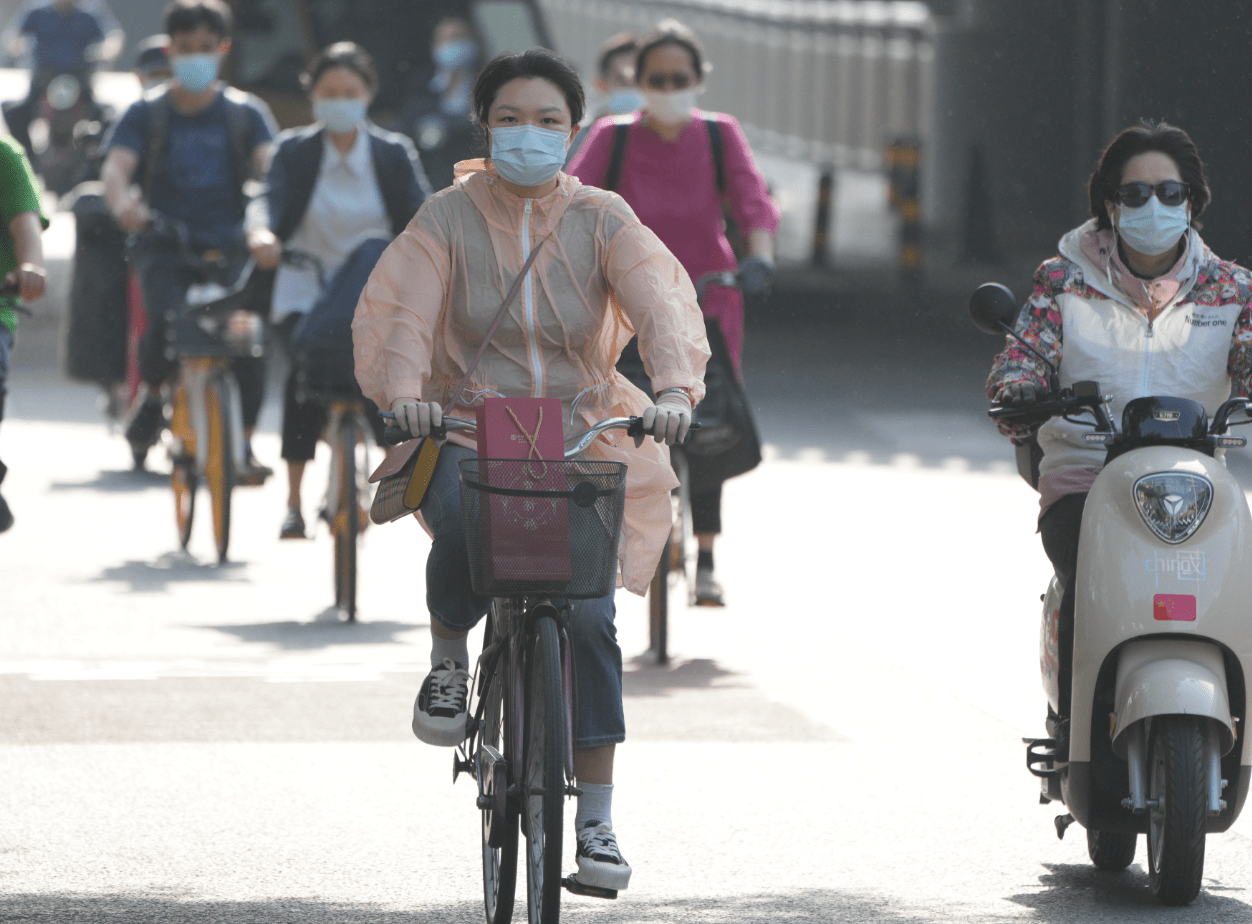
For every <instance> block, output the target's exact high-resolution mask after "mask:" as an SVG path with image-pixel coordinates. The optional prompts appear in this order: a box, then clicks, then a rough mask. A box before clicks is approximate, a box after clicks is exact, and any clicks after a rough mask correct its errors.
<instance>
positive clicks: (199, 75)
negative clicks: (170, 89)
mask: <svg viewBox="0 0 1252 924" xmlns="http://www.w3.org/2000/svg"><path fill="white" fill-rule="evenodd" d="M218 62H219V59H218V56H217V55H215V54H207V55H170V70H172V71H173V72H174V80H175V81H176V82H177V83H178V84H179V85H180V86H182V88H183V89H184V90H187V91H188V92H191V93H203V92H204V91H205V90H207V89H208V88H209V87H211V86H213V81H215V80H217V68H218Z"/></svg>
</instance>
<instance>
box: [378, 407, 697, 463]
mask: <svg viewBox="0 0 1252 924" xmlns="http://www.w3.org/2000/svg"><path fill="white" fill-rule="evenodd" d="M378 414H379V416H380V417H382V418H383V419H384V420H395V419H396V415H395V414H392V413H391V412H390V411H379V412H378ZM691 429H692V430H699V429H700V424H699V423H696V422H694V421H693V422H692V424H691ZM609 430H625V431H626V435H627V436H631V437H634V436H648V435H650V434H649V433H648V432H647V431H645V430H644V429H643V418H642V417H610V418H609V419H608V420H602V421H600V422H599V423H598V424H596V425H595V426H594V427H592V428H591V429H589V430H584V431H583V432H582V433H578V434H576V435H574V436H571V437H570V438H569V439H567V440H566V441H565V444H566V446H567V447H568V446H569V444H570V443H573V444H574V446H573V448H572V449H571V448H567V449H566V450H565V458H566V459H575V458H577V457H578V456H580V455H582V454H583V453H584V452H586V451H587V449H588V447H590V446H591V444H592V443H594V442H595V441H596V440H597V439H598V438H599V437H600V435H601V434H602V433H606V432H608V431H609ZM449 431H463V432H466V433H476V432H477V431H478V425H477V424H476V423H475V422H474V421H472V420H463V419H462V418H460V417H445V418H444V419H443V426H441V427H437V428H436V429H435V430H433V431H432V432H431V436H433V437H434V438H435V439H444V438H445V437H446V436H447V435H448V432H449ZM414 438H415V437H414V436H413V434H411V433H409V431H408V430H405V429H404V428H402V427H397V426H389V427H387V428H386V430H384V431H383V439H384V440H385V441H386V442H387V444H388V445H390V446H395V445H397V444H399V443H403V442H406V441H407V440H411V439H414Z"/></svg>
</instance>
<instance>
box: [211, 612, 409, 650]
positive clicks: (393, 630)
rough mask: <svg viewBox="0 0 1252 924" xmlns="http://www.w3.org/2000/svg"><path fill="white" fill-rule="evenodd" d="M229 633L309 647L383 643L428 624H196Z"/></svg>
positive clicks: (296, 647)
mask: <svg viewBox="0 0 1252 924" xmlns="http://www.w3.org/2000/svg"><path fill="white" fill-rule="evenodd" d="M198 628H201V629H212V630H214V631H215V632H225V633H226V634H227V635H233V636H234V637H235V638H237V639H238V640H239V641H241V642H260V643H261V644H265V645H273V646H274V647H275V648H282V649H285V650H287V651H311V650H313V649H317V648H329V647H330V646H331V645H386V644H390V643H392V642H397V641H399V636H400V635H402V634H403V633H405V632H411V631H413V630H414V629H426V628H429V624H428V623H424V622H420V623H419V622H390V621H386V620H384V621H381V622H346V621H344V622H339V621H335V622H331V621H328V620H325V619H319V620H318V621H316V622H296V621H294V620H292V621H287V622H261V623H246V624H242V625H237V626H220V625H216V626H199V627H198Z"/></svg>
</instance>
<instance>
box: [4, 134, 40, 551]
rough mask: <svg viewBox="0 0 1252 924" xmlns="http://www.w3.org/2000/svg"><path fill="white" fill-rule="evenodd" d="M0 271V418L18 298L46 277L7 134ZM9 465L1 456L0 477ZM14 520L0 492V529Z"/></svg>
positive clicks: (17, 149)
mask: <svg viewBox="0 0 1252 924" xmlns="http://www.w3.org/2000/svg"><path fill="white" fill-rule="evenodd" d="M0 217H3V221H4V223H3V227H0V275H2V276H3V279H4V287H5V290H6V292H7V291H8V290H10V289H15V290H16V292H17V297H16V298H15V297H14V296H13V295H9V294H4V295H0V420H3V419H4V396H5V394H6V393H7V391H8V389H7V388H6V384H7V382H8V379H9V356H10V354H11V353H12V351H13V335H14V333H15V332H16V331H17V300H18V299H21V300H22V301H24V302H33V301H36V300H38V299H40V298H42V297H43V292H44V288H45V286H46V284H47V277H46V276H45V274H44V268H43V243H42V241H41V240H40V238H39V235H40V233H41V232H42V231H43V229H44V228H46V227H48V218H47V216H45V215H44V213H43V206H42V204H41V203H40V201H39V185H38V184H37V183H36V182H35V174H34V172H33V171H32V170H31V168H30V161H28V160H27V159H26V154H25V153H24V152H23V151H22V146H21V145H20V144H18V143H17V142H16V141H15V140H14V139H13V138H12V137H10V136H7V135H6V136H0ZM7 473H8V468H7V467H6V466H5V464H4V462H0V482H2V481H4V476H5V474H7ZM12 525H13V513H12V512H11V511H10V510H9V505H8V504H7V503H6V502H5V500H4V497H3V496H2V495H0V533H2V532H4V531H5V530H7V529H8V528H9V527H10V526H12Z"/></svg>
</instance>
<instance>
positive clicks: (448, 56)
mask: <svg viewBox="0 0 1252 924" xmlns="http://www.w3.org/2000/svg"><path fill="white" fill-rule="evenodd" d="M430 54H431V57H432V58H434V59H435V64H436V65H437V66H438V67H442V68H444V69H445V70H449V71H454V70H457V69H458V68H462V67H469V66H470V65H471V64H473V63H474V62H475V61H477V60H478V46H477V45H475V44H474V43H473V42H472V41H471V40H470V39H453V40H452V41H450V42H444V43H443V44H442V45H436V46H435V47H434V48H433V49H432V50H431V53H430Z"/></svg>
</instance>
